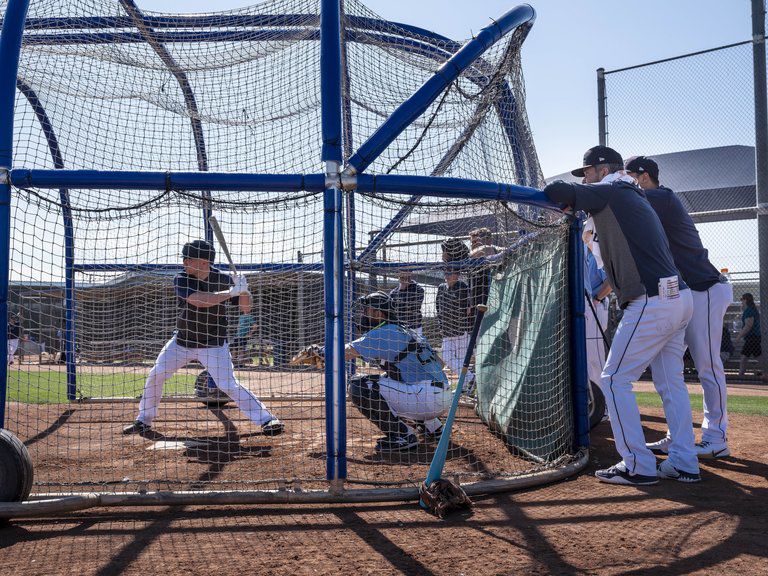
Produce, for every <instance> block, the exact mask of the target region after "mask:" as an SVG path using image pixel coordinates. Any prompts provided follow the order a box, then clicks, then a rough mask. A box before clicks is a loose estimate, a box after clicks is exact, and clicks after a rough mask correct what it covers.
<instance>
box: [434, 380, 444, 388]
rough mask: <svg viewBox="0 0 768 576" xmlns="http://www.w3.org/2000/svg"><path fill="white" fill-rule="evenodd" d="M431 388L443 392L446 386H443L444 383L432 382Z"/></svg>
mask: <svg viewBox="0 0 768 576" xmlns="http://www.w3.org/2000/svg"><path fill="white" fill-rule="evenodd" d="M432 386H434V387H435V388H440V390H445V387H446V386H447V384H445V383H444V382H440V380H432Z"/></svg>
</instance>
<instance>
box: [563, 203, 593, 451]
mask: <svg viewBox="0 0 768 576" xmlns="http://www.w3.org/2000/svg"><path fill="white" fill-rule="evenodd" d="M582 229H583V224H582V222H581V219H580V218H574V219H573V221H572V222H571V225H570V228H569V230H568V294H569V301H570V302H569V304H570V308H571V315H570V317H571V326H570V332H571V381H572V382H573V418H574V432H575V441H576V447H587V446H589V406H588V402H589V392H588V389H587V386H589V379H588V377H587V332H586V321H585V318H584V309H585V306H584V242H583V240H582V238H581V233H582Z"/></svg>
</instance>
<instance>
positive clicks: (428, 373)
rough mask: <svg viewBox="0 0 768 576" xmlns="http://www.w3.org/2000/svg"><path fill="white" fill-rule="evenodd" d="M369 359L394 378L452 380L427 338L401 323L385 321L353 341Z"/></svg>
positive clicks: (410, 380) (361, 353)
mask: <svg viewBox="0 0 768 576" xmlns="http://www.w3.org/2000/svg"><path fill="white" fill-rule="evenodd" d="M350 346H352V348H354V349H355V350H356V351H357V353H358V354H360V356H362V357H363V359H364V360H365V361H366V362H370V363H372V362H378V363H379V364H380V365H381V366H382V368H384V369H385V370H386V371H387V375H388V376H389V377H390V378H392V379H393V380H397V381H399V382H405V383H406V384H417V383H418V382H423V381H425V380H431V381H433V382H435V381H437V382H442V383H443V384H447V383H448V377H447V376H446V375H445V373H444V372H443V369H442V366H441V365H440V362H439V361H438V359H437V355H436V354H435V352H434V351H433V350H432V347H431V346H430V345H429V343H428V342H427V340H426V339H425V338H424V337H423V336H419V335H418V334H417V333H416V332H415V331H413V330H406V329H405V328H403V327H402V326H399V325H398V324H387V323H384V324H381V325H379V326H377V327H376V328H374V329H373V330H371V331H369V332H367V333H366V334H365V335H364V336H362V337H361V338H358V339H357V340H355V341H353V342H351V343H350Z"/></svg>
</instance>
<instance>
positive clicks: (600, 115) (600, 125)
mask: <svg viewBox="0 0 768 576" xmlns="http://www.w3.org/2000/svg"><path fill="white" fill-rule="evenodd" d="M605 117H606V114H605V68H598V69H597V130H598V138H599V142H600V145H601V146H607V142H608V132H606V130H605Z"/></svg>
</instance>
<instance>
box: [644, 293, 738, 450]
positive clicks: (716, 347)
mask: <svg viewBox="0 0 768 576" xmlns="http://www.w3.org/2000/svg"><path fill="white" fill-rule="evenodd" d="M691 295H692V296H693V316H692V317H691V321H690V322H689V323H688V327H687V328H686V329H685V343H686V344H687V345H688V348H690V350H691V358H693V363H694V365H695V366H696V371H697V372H698V374H699V382H701V389H702V392H703V393H704V420H703V421H702V424H701V439H702V440H706V441H707V442H715V443H720V442H725V441H726V440H727V438H728V411H727V409H726V403H727V392H726V389H725V370H724V369H723V359H722V358H721V357H720V344H721V343H722V339H723V317H724V316H725V312H726V310H728V305H729V304H730V303H731V302H733V286H732V285H731V284H725V283H723V284H721V283H718V284H715V285H714V286H710V287H709V289H708V290H703V291H698V290H691ZM651 368H653V364H651ZM660 374H661V373H660ZM653 381H654V385H656V381H657V376H656V370H654V371H653ZM670 434H671V433H670Z"/></svg>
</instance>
